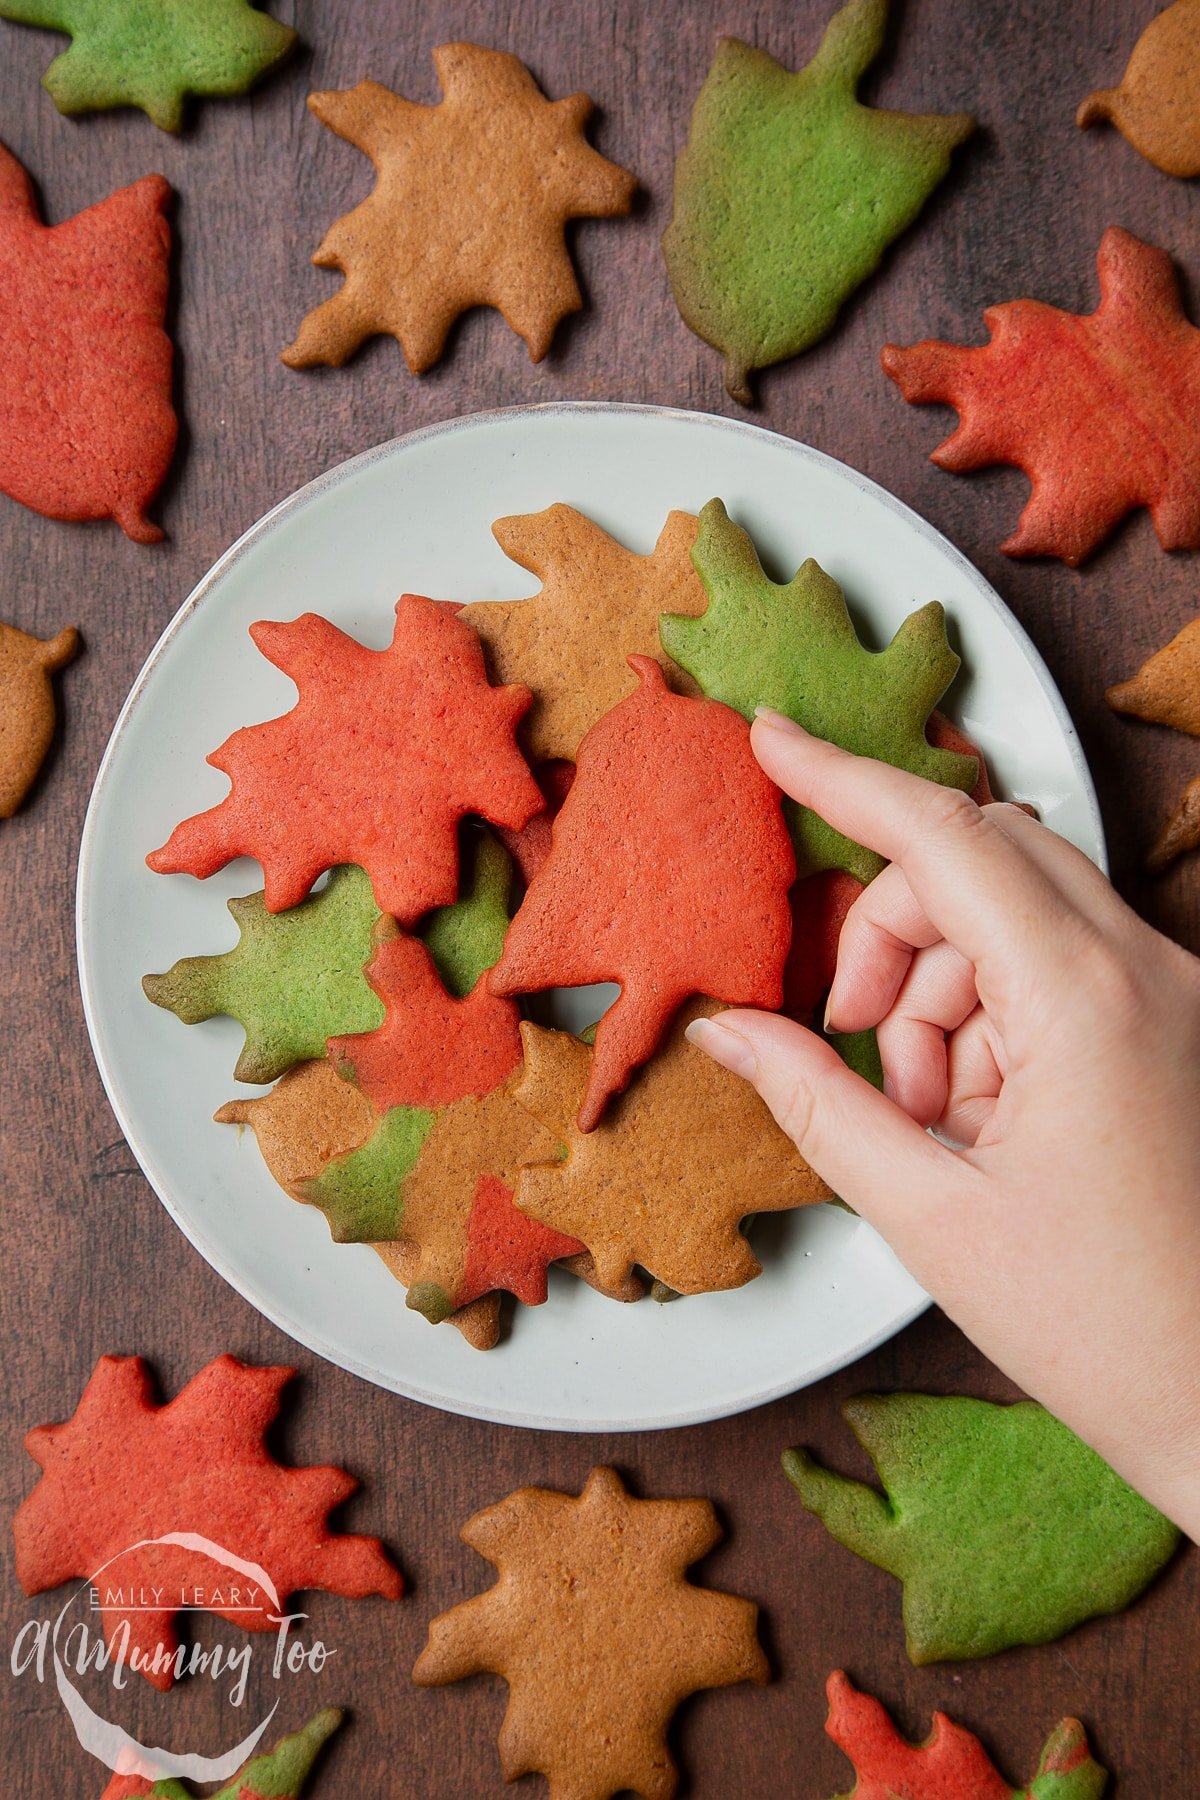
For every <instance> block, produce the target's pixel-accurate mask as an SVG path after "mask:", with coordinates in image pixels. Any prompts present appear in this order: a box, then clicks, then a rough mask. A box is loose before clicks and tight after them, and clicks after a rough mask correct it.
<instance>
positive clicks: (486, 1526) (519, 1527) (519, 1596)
mask: <svg viewBox="0 0 1200 1800" xmlns="http://www.w3.org/2000/svg"><path fill="white" fill-rule="evenodd" d="M461 1536H462V1539H463V1542H464V1543H466V1544H468V1545H470V1547H471V1549H473V1550H477V1551H478V1552H479V1554H480V1555H481V1556H485V1557H486V1558H487V1560H488V1561H489V1562H491V1563H494V1564H495V1565H496V1567H497V1568H498V1569H499V1571H500V1580H499V1581H498V1582H497V1583H496V1585H495V1586H494V1587H492V1588H491V1589H489V1591H488V1592H487V1593H484V1594H479V1595H477V1596H476V1597H475V1598H474V1599H472V1600H467V1601H464V1602H463V1603H462V1604H461V1605H459V1606H456V1607H454V1608H453V1609H452V1610H451V1611H450V1612H446V1613H442V1614H441V1616H440V1617H439V1618H436V1619H434V1620H433V1622H432V1624H431V1625H430V1627H429V1642H428V1644H427V1645H426V1647H425V1649H424V1650H423V1651H422V1652H421V1655H420V1657H419V1658H418V1661H417V1665H416V1667H415V1668H414V1670H413V1680H414V1681H416V1682H417V1683H418V1684H419V1685H420V1686H422V1687H431V1686H437V1685H442V1684H444V1683H446V1682H450V1681H461V1680H462V1679H463V1678H464V1677H465V1676H468V1675H476V1674H480V1673H483V1672H489V1673H493V1674H497V1675H501V1676H503V1678H504V1680H505V1681H506V1682H507V1683H508V1689H509V1701H508V1711H507V1713H506V1715H505V1719H504V1724H503V1725H502V1726H501V1729H500V1739H499V1749H500V1760H501V1765H502V1767H503V1770H504V1774H505V1777H506V1779H507V1780H509V1781H515V1780H516V1779H517V1777H518V1776H520V1775H525V1774H529V1773H531V1772H534V1771H537V1772H538V1773H540V1774H543V1775H545V1776H546V1777H547V1778H548V1780H549V1783H550V1794H551V1796H552V1797H553V1800H608V1797H609V1796H611V1795H613V1794H616V1793H619V1792H623V1791H624V1790H625V1789H627V1788H629V1789H632V1790H633V1791H634V1792H635V1793H638V1794H641V1795H642V1796H643V1797H644V1800H671V1796H672V1795H673V1794H674V1793H675V1791H676V1787H677V1783H678V1773H677V1770H676V1768H675V1764H674V1762H673V1761H672V1759H671V1754H670V1751H669V1750H668V1748H667V1735H666V1734H667V1726H668V1724H669V1722H670V1719H671V1715H672V1714H673V1713H674V1711H675V1709H676V1707H677V1706H678V1705H679V1704H680V1702H681V1701H682V1700H683V1699H684V1698H685V1697H686V1696H687V1695H688V1694H693V1693H696V1692H698V1691H699V1690H700V1689H703V1688H713V1687H727V1686H729V1685H730V1684H732V1683H734V1682H738V1681H756V1682H765V1681H767V1680H768V1679H769V1672H768V1669H767V1661H766V1658H765V1656H764V1655H763V1652H762V1649H761V1647H760V1646H759V1643H758V1638H757V1634H756V1632H757V1617H758V1608H757V1607H756V1606H755V1605H754V1604H753V1603H752V1602H751V1601H749V1600H742V1599H739V1598H737V1597H736V1596H734V1595H732V1594H723V1593H719V1592H717V1591H715V1590H713V1589H711V1588H701V1587H696V1586H694V1585H693V1584H692V1583H691V1582H689V1581H688V1579H687V1575H686V1571H687V1569H688V1568H689V1567H690V1565H691V1564H692V1563H694V1562H696V1561H698V1560H699V1558H700V1557H702V1556H706V1555H707V1554H708V1552H709V1551H710V1550H711V1549H712V1548H713V1546H714V1544H716V1543H717V1542H718V1541H719V1539H720V1537H721V1530H720V1527H719V1526H718V1524H717V1520H716V1515H715V1514H714V1512H713V1509H712V1507H711V1505H710V1504H709V1502H708V1501H707V1500H636V1499H634V1498H633V1497H632V1495H630V1494H628V1493H627V1492H626V1491H625V1488H624V1487H623V1486H622V1483H621V1480H620V1477H619V1476H618V1475H617V1474H616V1473H615V1472H614V1471H613V1470H612V1469H593V1471H592V1473H591V1475H590V1476H589V1477H588V1480H587V1485H586V1486H585V1487H584V1490H583V1493H582V1494H581V1495H579V1497H578V1498H576V1497H575V1496H574V1495H573V1494H560V1493H554V1492H552V1491H551V1490H549V1489H546V1488H519V1489H518V1490H517V1491H516V1493H514V1494H510V1495H509V1496H508V1498H507V1499H506V1500H502V1501H500V1503H499V1504H498V1505H496V1506H490V1507H487V1508H485V1509H484V1511H482V1512H478V1513H476V1514H475V1516H474V1517H473V1518H471V1519H468V1521H467V1523H466V1524H465V1525H464V1526H463V1529H462V1533H461Z"/></svg>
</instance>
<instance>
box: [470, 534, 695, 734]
mask: <svg viewBox="0 0 1200 1800" xmlns="http://www.w3.org/2000/svg"><path fill="white" fill-rule="evenodd" d="M492 533H493V536H494V537H495V539H496V542H497V543H498V544H499V545H500V548H501V549H502V550H503V551H504V554H505V555H506V556H510V557H511V558H512V560H513V561H514V562H517V563H520V565H521V567H522V568H523V569H528V570H529V571H530V572H531V574H534V575H537V576H538V577H539V578H540V580H541V583H542V587H541V592H540V593H538V594H535V595H533V597H532V598H531V599H528V600H477V601H475V602H474V603H473V604H472V605H470V606H464V607H463V609H462V611H461V612H460V613H459V615H458V616H459V618H460V619H463V620H465V621H466V622H467V623H468V624H470V625H473V626H474V627H475V629H476V631H477V632H478V633H479V635H480V637H481V638H482V639H483V641H484V643H485V644H486V646H487V659H488V671H489V673H490V675H491V677H492V680H493V681H520V682H523V683H524V684H525V686H526V687H529V688H531V689H532V690H533V705H532V706H531V708H530V710H529V714H528V717H527V719H526V721H525V725H524V728H523V732H524V739H525V742H526V744H527V745H528V747H529V753H530V755H531V757H532V758H533V759H534V761H536V762H542V761H548V760H550V759H553V758H559V759H564V760H566V761H568V762H570V761H573V760H574V758H575V753H576V751H577V750H578V749H579V742H580V739H581V738H582V737H583V736H584V735H585V733H586V732H588V731H590V730H591V728H592V726H593V725H594V724H595V723H596V721H597V719H599V718H601V717H602V716H603V715H604V714H605V713H606V712H608V711H609V710H610V709H611V708H612V707H614V706H616V705H617V703H618V701H621V700H624V699H625V698H626V697H627V696H628V695H629V694H631V693H632V692H633V691H634V689H635V688H636V686H637V681H636V678H635V677H634V675H633V674H632V673H631V671H630V668H629V663H628V660H627V659H628V658H629V657H630V656H653V657H654V658H656V660H657V661H659V662H661V663H664V664H666V662H667V659H666V657H665V655H664V653H663V650H662V646H661V644H660V642H659V637H658V619H659V614H660V613H664V612H672V613H685V614H695V613H700V612H703V611H704V607H705V598H704V589H703V588H702V587H701V586H700V583H699V581H698V579H697V577H696V572H695V570H694V569H693V567H692V561H691V556H690V554H689V553H690V551H691V548H692V544H693V542H694V541H695V536H696V521H695V519H694V518H693V517H692V515H691V514H690V513H684V512H673V513H671V514H669V515H668V518H667V522H666V524H665V525H664V526H663V528H662V530H661V531H660V533H659V535H658V542H657V543H656V544H655V546H654V549H653V550H652V551H650V553H649V554H648V555H646V556H638V555H637V554H636V553H635V552H634V551H632V550H627V549H626V548H625V546H624V545H623V544H619V543H618V542H617V540H616V539H615V538H611V537H609V535H608V533H607V532H606V531H602V530H601V529H600V527H599V525H596V524H594V523H593V521H592V520H591V519H589V518H587V517H586V516H585V514H583V513H581V512H576V511H575V509H574V507H571V506H561V505H559V506H549V507H547V508H546V510H545V512H541V513H527V514H523V515H518V516H517V517H515V518H511V519H498V520H497V521H496V523H495V524H494V525H493V526H492ZM667 678H668V680H669V681H670V683H671V686H672V687H673V688H675V689H676V690H677V691H679V692H681V693H695V691H696V690H695V687H694V685H693V684H692V683H691V682H690V681H689V680H688V678H687V676H686V675H684V674H683V672H682V670H680V669H676V668H675V667H674V665H667Z"/></svg>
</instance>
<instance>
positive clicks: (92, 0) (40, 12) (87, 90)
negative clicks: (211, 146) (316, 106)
mask: <svg viewBox="0 0 1200 1800" xmlns="http://www.w3.org/2000/svg"><path fill="white" fill-rule="evenodd" d="M0 18H4V19H16V20H18V21H19V22H20V23H21V24H23V25H44V26H46V27H47V28H48V29H49V30H51V31H66V32H69V33H70V35H71V39H72V43H71V48H70V49H69V50H65V51H64V52H63V54H62V55H61V56H59V57H56V58H55V60H54V61H53V62H52V63H51V64H50V67H49V68H48V69H47V71H46V73H45V75H44V76H43V77H42V86H43V87H44V88H45V89H46V92H47V93H48V94H49V95H50V98H51V99H52V100H53V102H54V104H55V106H57V108H58V110H59V112H61V113H66V114H68V115H69V116H70V115H73V114H76V113H88V112H99V111H102V110H104V109H106V108H107V107H110V106H140V107H141V109H142V111H143V112H144V113H148V114H149V116H150V118H152V119H153V120H154V123H155V124H156V125H159V126H161V127H162V129H163V130H164V131H178V130H179V128H180V126H181V125H182V123H183V101H184V96H185V95H186V94H206V95H213V94H244V93H245V92H246V90H247V88H250V87H253V85H254V83H255V82H256V81H258V80H259V79H260V78H261V77H262V76H263V75H265V74H266V73H267V72H268V70H270V69H273V68H274V67H275V65H276V63H278V62H280V61H281V60H282V59H283V57H285V56H286V55H287V53H288V51H289V50H290V49H291V47H292V45H293V44H294V43H295V41H296V34H295V32H294V31H292V30H290V29H289V27H288V26H286V25H280V24H279V23H278V21H277V20H275V19H272V18H271V17H270V16H269V15H268V14H267V13H264V12H259V11H258V10H257V8H256V7H254V6H251V5H249V4H248V0H155V3H154V5H153V6H146V5H145V4H142V3H141V0H0Z"/></svg>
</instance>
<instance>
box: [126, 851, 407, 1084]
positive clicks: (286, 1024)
mask: <svg viewBox="0 0 1200 1800" xmlns="http://www.w3.org/2000/svg"><path fill="white" fill-rule="evenodd" d="M228 905H229V910H230V912H231V913H232V914H233V917H234V920H235V921H236V923H237V927H238V933H239V937H238V942H237V943H236V945H235V946H234V948H233V949H232V950H227V951H225V953H224V954H223V955H221V956H187V957H184V958H182V959H181V960H180V961H179V962H177V963H175V964H174V966H173V967H172V968H170V969H168V970H167V972H166V974H165V975H145V976H143V977H142V988H143V990H144V992H145V995H146V998H147V999H148V1000H152V1001H153V1002H154V1004H155V1006H164V1007H166V1008H167V1009H168V1011H170V1012H173V1013H177V1014H178V1016H179V1017H180V1018H181V1019H182V1020H183V1022H184V1024H185V1025H196V1024H198V1023H199V1022H200V1021H201V1020H203V1019H211V1018H213V1017H215V1016H216V1015H217V1014H218V1013H227V1014H229V1015H230V1016H231V1017H232V1018H235V1019H237V1020H238V1022H239V1023H240V1024H241V1025H242V1027H243V1029H244V1030H245V1033H246V1041H245V1044H244V1046H243V1048H242V1053H241V1055H240V1056H239V1057H238V1060H237V1065H236V1067H235V1068H234V1071H233V1073H234V1075H235V1077H236V1078H237V1080H238V1081H259V1082H266V1081H274V1080H275V1077H276V1076H277V1075H282V1074H283V1073H284V1072H285V1071H286V1070H287V1069H290V1068H291V1067H292V1065H293V1064H294V1063H298V1062H305V1061H306V1060H307V1059H308V1058H310V1057H314V1056H324V1054H325V1043H326V1040H327V1039H328V1038H330V1037H332V1036H333V1035H334V1034H335V1033H339V1032H340V1033H346V1032H353V1031H373V1030H375V1029H376V1028H377V1027H378V1026H380V1025H382V1023H383V1019H384V1009H383V1002H382V1000H381V999H380V998H379V997H378V995H377V994H376V993H375V992H373V991H372V989H371V987H370V986H369V984H368V981H367V977H366V974H365V973H364V971H365V968H366V965H367V963H368V962H369V961H370V958H371V955H372V951H373V948H374V945H375V942H376V939H377V938H378V937H380V936H391V935H394V934H395V930H396V927H395V925H394V923H393V922H392V921H391V920H390V919H387V918H385V917H384V916H383V914H381V913H380V911H379V908H378V907H377V906H376V904H375V896H374V894H373V893H372V892H371V883H370V880H369V879H368V877H367V876H366V874H365V873H364V872H363V870H362V869H358V868H355V867H354V866H353V865H351V864H343V866H342V867H341V868H337V869H334V870H332V871H331V873H330V876H329V880H328V882H327V883H326V884H325V886H324V887H323V888H321V889H320V890H319V891H318V892H317V893H315V894H310V895H309V897H308V899H307V900H302V901H301V902H300V904H299V906H292V907H289V908H288V910H287V911H286V912H281V913H269V912H268V911H267V909H266V906H265V905H264V903H263V896H262V894H261V893H259V894H246V895H245V896H244V897H243V898H242V899H239V900H230V901H229V903H228Z"/></svg>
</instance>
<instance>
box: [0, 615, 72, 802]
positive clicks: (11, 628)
mask: <svg viewBox="0 0 1200 1800" xmlns="http://www.w3.org/2000/svg"><path fill="white" fill-rule="evenodd" d="M78 654H79V633H78V632H77V631H76V629H75V627H74V626H73V625H68V626H66V627H65V628H64V629H63V630H62V631H60V632H59V634H58V636H57V637H53V638H46V639H42V638H35V637H30V636H29V634H28V633H27V632H24V631H18V630H17V627H16V626H15V625H3V624H0V819H11V818H12V816H13V814H14V813H15V812H16V810H17V808H18V807H19V806H20V804H21V802H22V800H24V798H25V796H26V794H27V793H28V792H29V790H30V788H31V787H32V786H33V783H34V781H35V780H36V779H37V773H38V770H39V769H40V768H41V766H42V763H43V762H44V761H45V758H46V752H47V751H48V750H49V748H50V745H51V742H52V741H53V738H54V724H55V710H54V688H53V686H52V685H51V681H50V677H51V676H52V675H54V674H57V672H58V670H59V669H65V668H66V666H67V664H68V663H69V662H72V661H74V659H75V657H76V656H77V655H78Z"/></svg>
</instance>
